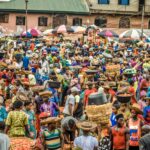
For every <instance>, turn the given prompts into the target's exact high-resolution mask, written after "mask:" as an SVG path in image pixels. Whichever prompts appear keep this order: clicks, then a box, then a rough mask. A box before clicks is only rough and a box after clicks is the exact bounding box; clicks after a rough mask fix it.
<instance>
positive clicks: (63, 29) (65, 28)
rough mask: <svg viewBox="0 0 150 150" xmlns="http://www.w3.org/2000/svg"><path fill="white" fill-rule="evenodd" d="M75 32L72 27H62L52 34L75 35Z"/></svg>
mask: <svg viewBox="0 0 150 150" xmlns="http://www.w3.org/2000/svg"><path fill="white" fill-rule="evenodd" d="M73 32H74V30H73V29H72V28H71V27H68V26H66V25H60V26H58V27H56V28H55V29H54V30H53V31H52V33H54V34H56V33H58V34H59V33H73Z"/></svg>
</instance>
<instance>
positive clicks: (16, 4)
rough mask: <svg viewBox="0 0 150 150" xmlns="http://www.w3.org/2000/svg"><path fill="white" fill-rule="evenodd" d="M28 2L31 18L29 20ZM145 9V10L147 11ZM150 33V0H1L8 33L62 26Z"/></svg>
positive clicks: (0, 15) (1, 17)
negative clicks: (95, 27)
mask: <svg viewBox="0 0 150 150" xmlns="http://www.w3.org/2000/svg"><path fill="white" fill-rule="evenodd" d="M26 1H28V3H27V7H28V9H27V18H26ZM143 6H144V9H143ZM142 10H144V28H145V29H150V0H0V26H3V27H4V28H5V29H6V30H13V31H16V30H18V29H20V28H21V29H22V30H25V26H26V19H27V26H28V29H29V28H35V27H36V28H39V29H40V30H44V29H47V28H54V27H56V26H58V25H61V24H65V25H69V26H73V25H91V24H95V25H97V26H99V27H101V28H116V29H117V30H118V28H120V29H124V28H141V23H142V21H141V20H142Z"/></svg>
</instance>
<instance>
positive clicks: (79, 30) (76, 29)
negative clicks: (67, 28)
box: [71, 26, 86, 33]
mask: <svg viewBox="0 0 150 150" xmlns="http://www.w3.org/2000/svg"><path fill="white" fill-rule="evenodd" d="M71 28H72V29H73V30H74V33H85V31H86V28H85V27H82V26H72V27H71Z"/></svg>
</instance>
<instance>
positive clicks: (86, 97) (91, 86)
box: [84, 82, 97, 107]
mask: <svg viewBox="0 0 150 150" xmlns="http://www.w3.org/2000/svg"><path fill="white" fill-rule="evenodd" d="M86 84H87V86H88V89H86V90H85V92H84V107H85V106H87V105H88V97H89V95H90V94H92V93H95V92H97V89H96V88H93V83H92V82H87V83H86Z"/></svg>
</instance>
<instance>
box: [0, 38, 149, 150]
mask: <svg viewBox="0 0 150 150" xmlns="http://www.w3.org/2000/svg"><path fill="white" fill-rule="evenodd" d="M149 52H150V46H149V45H148V44H147V45H145V43H144V42H142V43H140V44H139V43H138V42H130V43H129V42H124V43H120V42H119V41H118V42H114V41H111V42H108V41H107V42H106V40H101V41H99V42H88V41H87V42H83V40H82V39H78V40H77V41H70V40H63V38H62V37H61V38H60V39H57V40H56V39H55V40H50V41H49V42H46V41H45V40H44V39H39V38H36V39H22V38H17V39H16V40H13V41H12V43H11V44H10V46H7V47H6V48H4V49H3V51H1V52H0V150H9V149H12V150H24V149H25V150H32V149H34V150H63V149H64V150H67V149H68V150H69V149H74V150H150V148H149V147H150V65H149V64H150V54H149ZM114 66H117V68H116V67H114ZM113 67H114V68H113ZM98 94H101V98H99V99H98V98H97V97H96V96H97V95H98ZM119 94H120V95H121V94H122V95H123V96H122V97H121V100H122V101H123V100H124V99H126V95H130V96H131V98H130V101H128V102H126V101H124V102H122V101H121V100H119V99H118V96H117V95H119ZM91 95H92V96H93V98H91V99H92V100H91V99H89V97H90V96H91ZM95 103H96V104H97V103H98V104H106V103H111V104H112V112H111V115H110V119H109V123H108V124H101V123H99V124H98V123H96V122H94V121H90V120H89V118H88V114H87V112H86V108H87V107H88V106H89V105H93V104H95ZM22 138H23V139H22ZM14 139H16V140H14ZM19 139H22V140H20V141H19ZM26 139H28V140H27V142H26V143H25V141H26ZM29 139H30V140H31V141H32V144H30V142H29ZM12 141H13V142H12ZM18 141H19V144H18V146H17V143H18ZM23 143H24V146H23ZM13 146H14V147H13Z"/></svg>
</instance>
